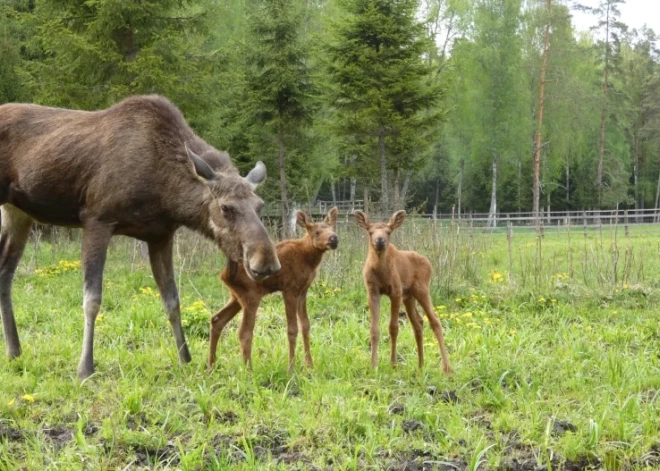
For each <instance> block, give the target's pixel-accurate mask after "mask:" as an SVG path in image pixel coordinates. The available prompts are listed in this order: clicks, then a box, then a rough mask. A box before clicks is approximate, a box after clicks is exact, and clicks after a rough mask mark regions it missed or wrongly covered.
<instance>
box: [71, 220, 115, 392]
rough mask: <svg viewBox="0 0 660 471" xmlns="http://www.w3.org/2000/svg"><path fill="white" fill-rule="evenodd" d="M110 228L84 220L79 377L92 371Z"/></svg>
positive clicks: (82, 377)
mask: <svg viewBox="0 0 660 471" xmlns="http://www.w3.org/2000/svg"><path fill="white" fill-rule="evenodd" d="M112 232H113V228H112V226H107V225H104V224H100V223H86V224H85V226H84V228H83V237H82V266H83V310H84V312H85V330H84V334H83V345H82V354H81V356H80V363H79V364H78V377H79V378H80V379H81V380H83V379H85V378H88V377H89V376H91V375H92V374H93V373H94V324H95V322H96V316H97V315H98V313H99V309H100V308H101V298H102V294H103V269H104V267H105V258H106V254H107V251H108V244H109V243H110V238H111V237H112Z"/></svg>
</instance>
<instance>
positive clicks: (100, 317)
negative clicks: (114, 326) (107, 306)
mask: <svg viewBox="0 0 660 471" xmlns="http://www.w3.org/2000/svg"><path fill="white" fill-rule="evenodd" d="M104 320H105V315H103V314H99V315H98V316H97V317H96V322H103V321H104Z"/></svg>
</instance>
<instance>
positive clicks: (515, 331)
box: [509, 329, 518, 335]
mask: <svg viewBox="0 0 660 471" xmlns="http://www.w3.org/2000/svg"><path fill="white" fill-rule="evenodd" d="M509 333H510V334H511V335H516V334H517V333H518V331H517V330H516V329H511V330H510V331H509Z"/></svg>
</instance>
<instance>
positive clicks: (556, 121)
mask: <svg viewBox="0 0 660 471" xmlns="http://www.w3.org/2000/svg"><path fill="white" fill-rule="evenodd" d="M622 4H624V0H598V1H594V2H592V4H591V5H590V6H588V7H586V6H581V5H577V4H575V3H570V4H569V2H567V1H564V0H421V1H418V0H305V1H303V0H256V1H251V0H250V1H248V0H227V1H217V0H163V1H147V0H142V1H118V0H67V1H56V0H4V1H3V2H2V3H1V4H0V104H1V103H5V102H17V101H20V102H33V103H40V104H45V105H51V106H60V107H69V108H76V109H90V110H91V109H99V108H105V107H107V106H110V105H112V104H113V103H116V102H117V101H119V100H121V99H122V98H124V97H126V96H128V95H132V94H143V93H159V94H163V95H165V96H167V97H168V98H169V99H171V100H172V101H173V102H174V103H176V105H177V106H179V107H180V108H181V110H182V111H183V112H184V114H185V116H186V118H187V119H188V121H189V122H190V123H191V125H192V126H193V128H194V129H195V130H196V131H197V132H198V133H199V134H200V135H201V136H203V137H204V138H205V139H206V140H207V141H208V142H209V143H211V144H213V145H214V146H216V147H217V148H219V149H225V150H228V151H229V152H230V153H231V155H232V157H233V159H234V161H235V162H236V164H237V166H239V167H240V168H241V169H243V170H245V169H248V168H249V167H251V166H252V165H253V163H254V161H255V160H264V161H265V162H266V164H267V166H268V168H269V170H270V175H271V178H269V180H268V185H266V188H265V189H264V191H263V193H264V196H265V198H266V200H267V202H268V203H269V209H270V211H271V213H272V214H274V213H275V212H277V213H278V214H279V215H280V216H281V217H282V218H283V220H284V219H286V218H287V217H288V215H289V213H290V212H291V210H292V208H293V207H294V206H297V207H300V206H303V207H305V206H308V205H311V206H314V205H316V203H317V201H319V200H325V201H356V200H360V201H366V202H370V204H371V208H375V209H380V210H382V211H383V212H388V211H391V210H394V209H398V208H402V207H406V208H408V209H416V210H418V211H420V212H422V213H430V212H433V211H436V212H445V213H446V212H450V211H452V209H453V210H454V211H455V212H456V213H458V214H462V213H465V212H468V211H475V212H486V211H488V212H489V213H490V214H491V215H494V214H496V213H497V212H499V211H502V212H514V211H533V213H534V214H539V212H540V211H542V210H543V208H545V209H546V210H547V209H549V208H552V209H553V210H584V209H607V208H615V207H619V208H628V209H630V208H638V209H640V208H649V207H658V203H659V199H660V55H659V51H658V49H657V48H656V35H655V33H654V32H653V31H652V30H650V29H648V28H646V27H643V28H641V29H632V28H629V27H628V26H626V25H625V24H624V23H622V22H621V15H620V11H619V10H620V7H621V6H622ZM576 12H580V13H579V14H580V15H582V18H585V16H584V14H585V12H586V13H587V14H588V15H589V16H588V17H587V18H590V19H591V24H592V25H593V27H592V28H591V30H589V31H577V30H576V29H575V28H574V26H573V24H572V21H571V16H572V15H574V14H576ZM361 204H362V203H361ZM367 206H369V203H367Z"/></svg>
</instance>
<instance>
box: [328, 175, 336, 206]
mask: <svg viewBox="0 0 660 471" xmlns="http://www.w3.org/2000/svg"><path fill="white" fill-rule="evenodd" d="M330 191H331V192H332V204H337V190H336V188H335V179H334V178H333V179H332V180H330Z"/></svg>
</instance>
